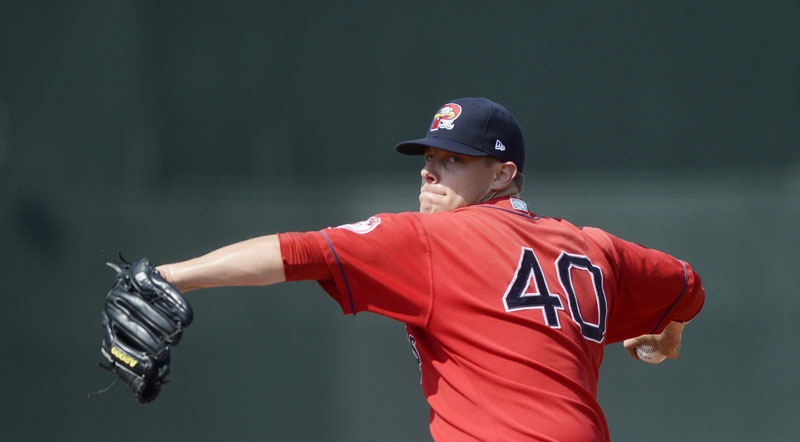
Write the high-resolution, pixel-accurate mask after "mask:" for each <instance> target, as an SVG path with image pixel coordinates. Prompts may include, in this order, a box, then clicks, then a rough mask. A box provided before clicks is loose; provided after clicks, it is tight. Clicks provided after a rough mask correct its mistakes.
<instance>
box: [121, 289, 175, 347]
mask: <svg viewBox="0 0 800 442" xmlns="http://www.w3.org/2000/svg"><path fill="white" fill-rule="evenodd" d="M109 308H113V309H115V310H120V311H123V312H124V313H125V314H127V315H128V316H130V318H131V319H132V320H133V321H134V322H136V323H138V324H140V325H142V326H144V327H147V328H148V329H149V330H150V331H151V332H152V334H154V335H156V336H158V338H159V340H162V341H163V340H164V339H166V338H167V337H168V336H170V335H172V334H174V333H175V332H177V331H178V330H179V328H178V325H177V324H175V323H174V322H173V321H171V320H170V318H169V317H167V316H166V315H165V314H164V313H163V312H162V311H161V310H160V309H156V308H154V307H153V306H152V305H150V304H149V303H148V302H147V301H145V300H144V299H143V298H142V297H141V296H140V295H139V294H137V293H130V292H128V291H125V290H124V289H122V288H114V289H112V290H111V291H110V292H109V293H108V296H107V297H106V310H108V309H109Z"/></svg>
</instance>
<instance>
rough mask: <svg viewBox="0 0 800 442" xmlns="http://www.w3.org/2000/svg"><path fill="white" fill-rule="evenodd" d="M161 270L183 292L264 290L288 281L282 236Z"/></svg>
mask: <svg viewBox="0 0 800 442" xmlns="http://www.w3.org/2000/svg"><path fill="white" fill-rule="evenodd" d="M157 269H158V271H159V272H160V273H161V275H162V276H163V277H164V279H166V280H167V281H169V282H170V283H171V284H172V285H174V286H175V287H176V288H177V289H178V290H180V291H181V292H187V291H190V290H196V289H201V288H209V287H225V286H262V285H270V284H275V283H278V282H283V281H285V280H286V277H285V276H284V272H283V259H282V256H281V246H280V241H279V240H278V235H268V236H261V237H258V238H253V239H249V240H246V241H242V242H238V243H235V244H231V245H229V246H225V247H222V248H219V249H217V250H214V251H213V252H210V253H208V254H206V255H203V256H200V257H198V258H194V259H190V260H188V261H183V262H178V263H173V264H165V265H162V266H159V267H158V268H157Z"/></svg>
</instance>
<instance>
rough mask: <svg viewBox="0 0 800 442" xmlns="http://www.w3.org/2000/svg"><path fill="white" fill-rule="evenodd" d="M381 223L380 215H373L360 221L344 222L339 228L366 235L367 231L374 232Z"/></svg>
mask: <svg viewBox="0 0 800 442" xmlns="http://www.w3.org/2000/svg"><path fill="white" fill-rule="evenodd" d="M380 224H381V218H380V217H378V216H372V217H370V218H369V219H368V220H366V221H359V222H357V223H353V224H343V225H341V226H339V227H337V229H347V230H350V231H353V232H355V233H358V234H361V235H364V234H366V233H369V232H372V231H373V230H375V228H377V227H378V226H379V225H380Z"/></svg>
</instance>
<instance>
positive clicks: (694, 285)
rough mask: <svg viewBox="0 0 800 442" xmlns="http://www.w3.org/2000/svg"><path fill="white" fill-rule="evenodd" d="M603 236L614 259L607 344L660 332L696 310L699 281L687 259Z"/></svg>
mask: <svg viewBox="0 0 800 442" xmlns="http://www.w3.org/2000/svg"><path fill="white" fill-rule="evenodd" d="M603 233H605V232H603ZM605 235H607V237H608V239H609V240H610V241H611V243H612V250H613V251H614V254H615V260H616V261H617V262H616V284H617V298H616V300H615V306H614V310H613V312H611V316H610V318H609V326H608V339H609V340H608V342H609V343H611V342H618V341H622V340H624V339H628V338H632V337H636V336H640V335H643V334H657V333H661V332H662V331H663V330H664V327H666V326H667V324H669V323H670V321H680V322H686V321H689V320H691V319H692V318H694V317H695V316H696V315H697V314H698V313H699V312H700V309H701V308H702V307H703V303H704V301H705V291H704V289H703V283H702V280H701V279H700V276H699V275H698V274H697V273H695V272H694V270H693V269H692V268H691V266H690V265H689V264H688V263H687V262H685V261H681V260H679V259H677V258H674V257H672V256H670V255H668V254H666V253H663V252H660V251H658V250H654V249H649V248H647V247H644V246H641V245H639V244H635V243H631V242H628V241H625V240H623V239H620V238H617V237H615V236H614V235H610V234H608V233H605Z"/></svg>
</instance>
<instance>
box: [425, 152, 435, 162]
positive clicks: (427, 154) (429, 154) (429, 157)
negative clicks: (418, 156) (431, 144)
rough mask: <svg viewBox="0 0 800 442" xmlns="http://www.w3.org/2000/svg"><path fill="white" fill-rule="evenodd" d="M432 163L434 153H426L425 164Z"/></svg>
mask: <svg viewBox="0 0 800 442" xmlns="http://www.w3.org/2000/svg"><path fill="white" fill-rule="evenodd" d="M431 161H433V154H432V153H426V154H425V162H426V163H430V162H431Z"/></svg>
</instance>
